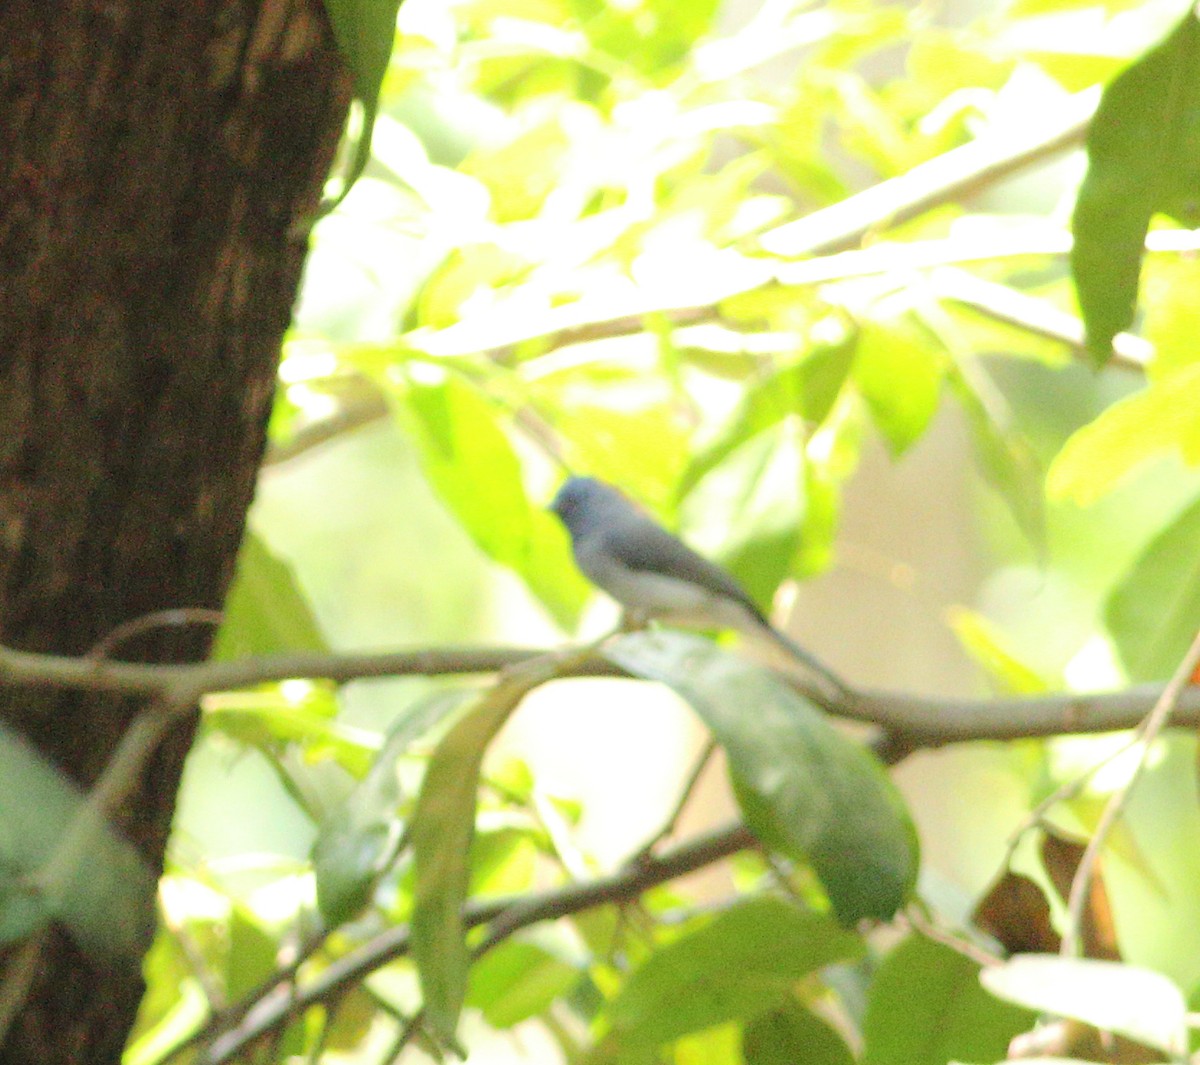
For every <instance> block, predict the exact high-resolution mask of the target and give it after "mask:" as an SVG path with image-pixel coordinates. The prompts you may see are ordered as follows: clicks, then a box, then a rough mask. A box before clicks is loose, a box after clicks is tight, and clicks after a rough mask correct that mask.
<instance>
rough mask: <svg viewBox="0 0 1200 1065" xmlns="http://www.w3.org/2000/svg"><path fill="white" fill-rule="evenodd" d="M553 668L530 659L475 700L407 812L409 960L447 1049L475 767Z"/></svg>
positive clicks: (460, 988) (458, 978)
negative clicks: (411, 881)
mask: <svg viewBox="0 0 1200 1065" xmlns="http://www.w3.org/2000/svg"><path fill="white" fill-rule="evenodd" d="M557 665H558V663H557V662H556V661H555V660H554V659H551V658H540V659H535V660H533V661H531V662H528V663H525V664H524V665H522V666H518V667H515V668H514V669H512V670H510V671H509V672H508V673H506V674H504V675H503V676H502V677H501V679H500V680H499V681H497V683H496V684H495V686H493V687H492V688H490V689H488V690H487V691H486V692H484V693H483V694H482V695H480V696H479V698H478V700H477V701H476V702H475V703H474V705H472V706H471V707H470V708H469V709H468V710H467V711H466V712H465V714H464V715H463V716H462V718H460V719H459V720H458V721H457V722H456V723H455V724H454V725H453V726H452V727H451V729H450V731H449V732H447V733H446V735H445V736H444V737H443V738H442V740H441V742H440V743H439V744H438V746H437V749H436V750H435V751H434V753H433V755H432V757H431V758H430V760H429V767H428V769H426V771H425V779H424V781H423V782H422V784H421V792H420V795H419V796H418V798H417V804H416V808H415V809H414V811H413V815H412V824H411V827H410V833H411V838H412V848H413V860H414V863H415V867H416V882H415V886H414V889H413V915H412V952H413V959H414V961H415V962H416V963H417V970H418V972H419V973H420V977H421V992H422V995H423V997H424V1000H425V1010H426V1014H427V1016H428V1018H429V1025H430V1027H431V1029H432V1030H433V1031H434V1032H435V1033H436V1034H437V1036H438V1037H439V1038H440V1039H441V1040H442V1041H443V1042H445V1043H446V1044H447V1045H448V1046H451V1047H453V1046H455V1045H456V1038H455V1030H456V1028H457V1026H458V1015H459V1012H460V1011H461V1009H462V1004H463V999H464V996H465V995H466V990H467V967H468V963H469V958H470V956H469V952H468V950H467V943H466V930H465V928H464V926H463V921H462V907H463V903H464V902H465V900H466V897H467V885H468V883H469V882H470V873H471V870H470V850H471V839H472V837H473V836H474V833H475V791H476V787H477V785H478V782H479V769H480V766H481V765H482V763H483V756H484V753H485V751H486V750H487V747H488V745H489V744H490V743H491V741H492V739H493V738H494V737H495V735H496V733H497V732H498V731H499V730H500V728H501V726H503V724H504V723H505V722H506V721H507V720H508V718H509V716H510V715H511V714H512V712H513V711H514V710H515V709H516V708H517V706H518V704H519V703H520V702H521V700H522V699H523V698H524V697H525V695H526V693H527V692H528V691H529V690H530V689H531V688H534V687H536V686H537V685H539V684H542V683H544V682H545V681H547V680H550V679H551V678H552V677H553V676H554V675H555V669H556V667H557Z"/></svg>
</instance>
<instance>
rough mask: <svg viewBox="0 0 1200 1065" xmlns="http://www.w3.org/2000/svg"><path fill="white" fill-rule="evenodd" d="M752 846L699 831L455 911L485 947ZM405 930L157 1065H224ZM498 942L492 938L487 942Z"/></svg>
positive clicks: (396, 946) (351, 977)
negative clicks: (547, 885) (603, 872)
mask: <svg viewBox="0 0 1200 1065" xmlns="http://www.w3.org/2000/svg"><path fill="white" fill-rule="evenodd" d="M756 845H757V841H756V840H755V838H754V836H753V835H752V834H751V832H750V830H749V829H748V828H746V826H745V825H743V824H740V823H737V824H732V825H728V826H726V827H724V828H720V829H716V830H714V831H711V832H707V833H705V834H704V835H701V836H698V837H696V838H695V839H692V840H689V841H688V842H686V843H683V844H681V845H680V846H678V847H676V848H674V849H672V850H670V851H668V852H666V853H665V854H663V855H661V856H660V857H657V858H651V859H650V860H649V861H644V862H636V863H632V864H631V865H629V866H627V867H626V868H624V869H622V870H620V871H619V872H617V873H614V874H612V875H611V876H606V877H598V878H596V879H595V880H591V881H588V882H586V883H581V884H568V885H565V886H563V887H560V888H554V889H551V890H548V891H543V892H537V893H533V894H530V895H524V896H521V897H519V898H516V899H507V900H505V899H496V900H487V901H482V902H470V903H468V904H467V905H466V907H464V910H463V924H464V927H466V928H475V927H478V926H479V925H483V924H491V923H493V922H495V923H494V924H492V928H491V929H490V930H489V933H488V938H487V940H485V942H490V941H493V939H494V937H495V936H496V935H498V934H499V933H500V932H501V931H502V932H503V935H502V936H501V938H504V937H507V936H509V935H512V934H513V933H514V932H517V931H519V930H520V929H522V928H526V927H528V926H529V925H532V924H536V923H538V922H539V921H549V920H556V919H557V918H560V917H566V916H568V915H570V914H573V913H579V912H580V911H582V910H588V909H592V908H593V907H596V906H602V905H605V904H608V903H620V902H629V901H631V900H634V899H636V898H638V897H639V896H640V895H641V894H642V893H643V892H645V891H647V890H649V889H650V888H652V887H656V886H657V885H659V884H665V883H667V882H668V881H671V880H676V879H678V878H679V877H681V876H684V875H686V874H688V873H692V872H695V871H696V870H698V869H703V868H705V867H706V866H709V865H712V864H713V863H715V862H718V861H720V860H722V859H724V858H728V857H729V856H730V855H731V854H736V853H737V852H738V851H742V850H746V849H747V848H749V847H754V846H756ZM410 935H411V933H410V929H409V927H408V926H407V925H400V926H397V927H395V928H389V929H388V930H387V931H385V932H383V933H381V934H380V935H378V936H376V937H375V938H374V939H372V940H370V941H369V942H367V943H365V944H363V946H361V947H359V948H358V949H357V950H355V951H353V952H351V953H350V954H348V955H346V956H345V957H344V958H339V959H338V960H337V961H335V962H332V963H331V964H330V965H328V966H327V967H326V968H325V969H324V970H323V971H322V972H321V973H320V974H319V975H318V976H316V977H314V978H313V980H312V981H311V982H310V983H308V984H307V985H305V986H304V987H299V988H295V989H294V990H290V992H289V993H286V994H280V993H279V992H280V990H281V989H280V988H279V987H278V985H277V984H276V983H274V981H273V980H272V981H269V982H268V983H267V984H265V985H263V986H262V987H260V988H258V989H257V990H256V991H254V992H252V993H251V994H250V995H249V996H247V999H246V1000H245V1001H244V1002H243V1003H242V1004H240V1005H238V1006H235V1007H234V1009H233V1010H232V1011H231V1012H232V1013H233V1014H234V1015H235V1016H239V1017H240V1019H239V1020H238V1022H237V1023H236V1024H235V1025H233V1026H230V1027H227V1026H226V1025H225V1023H223V1022H224V1018H215V1019H214V1020H213V1021H211V1022H210V1023H209V1024H208V1025H206V1026H205V1027H204V1028H203V1029H201V1030H200V1031H198V1032H196V1033H194V1034H193V1035H192V1036H191V1037H189V1038H188V1039H187V1040H185V1041H184V1042H182V1043H180V1044H178V1045H177V1046H175V1047H173V1048H172V1049H171V1051H170V1052H169V1053H168V1054H166V1055H164V1057H163V1058H162V1059H160V1065H162V1063H163V1062H166V1061H168V1060H170V1059H172V1058H174V1057H176V1056H177V1055H179V1054H180V1053H182V1052H183V1051H184V1050H186V1049H189V1048H192V1047H195V1046H196V1045H197V1044H205V1043H206V1044H207V1047H206V1049H205V1050H204V1051H203V1052H202V1053H201V1054H200V1056H199V1057H198V1059H197V1062H198V1065H224V1063H225V1062H228V1061H231V1060H232V1059H233V1058H234V1057H235V1056H236V1055H237V1054H239V1053H241V1051H242V1050H243V1049H244V1048H245V1047H246V1046H247V1045H249V1044H250V1043H252V1042H253V1041H255V1040H256V1039H259V1038H261V1037H262V1036H263V1035H265V1034H266V1033H267V1032H270V1031H274V1030H276V1029H278V1028H279V1027H280V1026H282V1025H284V1024H286V1023H287V1022H288V1021H289V1020H290V1019H291V1018H292V1017H295V1016H296V1015H297V1014H298V1013H300V1012H302V1011H303V1010H305V1009H307V1008H308V1007H309V1006H312V1005H314V1004H315V1003H318V1002H323V1001H325V1000H326V999H327V998H328V997H329V996H331V995H334V994H337V993H338V992H339V990H340V989H341V988H342V987H344V986H346V985H347V984H349V983H352V982H354V981H357V980H360V979H362V978H363V977H364V976H366V975H367V974H368V973H371V972H373V971H374V970H375V969H377V968H379V967H380V966H382V965H385V964H387V963H388V962H389V961H392V960H393V959H395V958H398V957H402V956H404V955H406V954H407V953H408V952H409V949H410V946H411V938H410ZM494 941H495V942H499V939H495V940H494Z"/></svg>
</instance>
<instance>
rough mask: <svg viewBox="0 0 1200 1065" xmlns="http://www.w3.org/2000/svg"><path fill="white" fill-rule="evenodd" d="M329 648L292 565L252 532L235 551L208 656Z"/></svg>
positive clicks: (322, 649)
mask: <svg viewBox="0 0 1200 1065" xmlns="http://www.w3.org/2000/svg"><path fill="white" fill-rule="evenodd" d="M328 649H329V646H328V644H327V643H326V641H325V637H324V635H323V634H322V633H321V629H320V626H319V625H318V624H317V619H316V617H315V615H314V614H313V611H312V607H311V606H310V605H309V601H308V598H307V596H305V594H304V592H303V591H302V590H301V588H300V585H299V583H298V582H297V580H296V574H295V572H294V571H293V569H292V567H291V566H290V565H289V564H288V563H287V562H285V561H284V560H283V559H281V558H280V557H279V556H278V555H275V554H274V553H273V552H272V551H271V549H270V548H269V547H267V545H266V543H265V542H264V541H263V540H262V539H261V538H260V537H258V536H256V535H255V534H254V533H253V532H252V531H249V530H248V531H247V532H246V536H245V538H244V539H243V540H242V547H241V550H240V551H239V552H238V562H237V572H236V574H235V575H234V578H233V585H232V587H231V588H230V590H229V595H228V596H227V597H226V600H225V609H224V610H223V611H222V619H221V627H220V629H219V630H218V632H217V641H216V645H215V647H214V648H213V657H214V658H221V659H228V658H245V657H248V656H250V655H264V654H274V653H278V652H283V651H327V650H328Z"/></svg>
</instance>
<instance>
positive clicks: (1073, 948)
mask: <svg viewBox="0 0 1200 1065" xmlns="http://www.w3.org/2000/svg"><path fill="white" fill-rule="evenodd" d="M1197 664H1200V632H1197V633H1196V636H1195V638H1194V639H1193V640H1192V645H1191V646H1190V647H1189V648H1188V651H1187V654H1185V655H1184V656H1183V660H1182V661H1181V662H1180V663H1179V665H1178V666H1177V667H1176V669H1175V672H1174V673H1173V674H1172V675H1171V679H1170V680H1169V681H1168V682H1167V686H1166V687H1165V688H1164V689H1163V691H1162V694H1161V695H1160V696H1159V697H1158V701H1157V702H1156V703H1155V704H1154V708H1153V709H1152V710H1151V711H1150V713H1149V714H1148V715H1147V717H1146V722H1145V725H1144V727H1143V728H1142V729H1141V730H1140V731H1141V743H1142V752H1141V756H1140V757H1139V758H1138V762H1137V765H1136V766H1135V767H1134V770H1133V773H1132V774H1131V775H1130V777H1129V781H1128V782H1127V783H1126V784H1125V786H1124V787H1122V788H1121V789H1119V790H1118V791H1116V792H1115V793H1114V794H1113V795H1112V797H1111V798H1110V799H1109V800H1108V803H1107V804H1106V805H1105V807H1104V812H1103V813H1101V815H1100V820H1099V822H1097V824H1096V831H1095V832H1093V833H1092V838H1091V839H1089V840H1088V843H1087V847H1086V848H1085V849H1084V852H1083V857H1082V858H1080V860H1079V868H1078V869H1077V870H1076V871H1075V879H1074V880H1072V881H1071V894H1070V897H1069V898H1068V899H1067V922H1066V927H1065V928H1064V929H1063V937H1062V947H1061V948H1060V951H1059V952H1060V953H1061V954H1062V955H1063V956H1064V957H1074V956H1076V955H1077V954H1078V953H1079V949H1080V944H1081V942H1082V937H1083V920H1084V913H1085V911H1086V909H1087V905H1088V900H1089V898H1090V896H1091V890H1092V880H1093V879H1094V878H1095V873H1096V865H1097V863H1098V862H1099V860H1100V851H1101V850H1102V849H1103V847H1104V844H1105V843H1106V842H1107V840H1108V836H1109V833H1110V832H1112V829H1113V826H1114V825H1115V824H1116V822H1117V818H1118V817H1120V816H1121V812H1122V811H1123V810H1124V809H1125V805H1126V803H1128V801H1129V796H1130V795H1131V794H1132V793H1133V789H1134V788H1135V787H1136V786H1137V782H1138V780H1139V779H1140V778H1141V775H1142V773H1143V772H1144V770H1145V768H1146V762H1147V760H1148V759H1149V757H1150V749H1151V747H1153V745H1154V741H1155V740H1156V739H1158V737H1159V735H1160V734H1161V733H1162V730H1163V729H1164V728H1166V726H1167V724H1168V722H1169V721H1170V720H1171V715H1172V714H1173V713H1174V712H1175V708H1176V707H1177V705H1178V704H1179V699H1180V696H1181V695H1182V694H1183V691H1184V689H1185V688H1186V687H1188V686H1189V685H1190V683H1191V679H1192V674H1193V673H1195V672H1196V666H1197Z"/></svg>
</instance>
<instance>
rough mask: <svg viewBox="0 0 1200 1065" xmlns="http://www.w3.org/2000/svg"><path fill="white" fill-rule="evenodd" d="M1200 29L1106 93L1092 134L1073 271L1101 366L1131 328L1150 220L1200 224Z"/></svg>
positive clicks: (1173, 40)
mask: <svg viewBox="0 0 1200 1065" xmlns="http://www.w3.org/2000/svg"><path fill="white" fill-rule="evenodd" d="M1197 188H1200V20H1197V18H1196V15H1195V13H1194V12H1193V11H1192V10H1191V9H1190V8H1189V9H1188V11H1187V14H1185V15H1184V17H1183V20H1182V21H1181V22H1180V23H1179V25H1178V26H1177V27H1176V29H1175V30H1174V31H1173V32H1172V33H1171V34H1170V35H1169V36H1168V37H1167V38H1166V39H1165V40H1164V41H1163V42H1162V43H1161V44H1159V45H1158V46H1157V47H1155V48H1152V49H1151V50H1150V51H1149V52H1147V53H1146V55H1144V56H1143V57H1142V58H1141V59H1139V60H1138V61H1137V62H1136V63H1134V64H1133V65H1132V66H1130V67H1129V68H1128V69H1126V70H1125V71H1124V72H1123V73H1122V74H1121V75H1120V76H1118V77H1117V79H1116V80H1115V81H1113V83H1112V84H1111V85H1110V86H1109V87H1108V89H1107V91H1106V92H1105V93H1104V96H1103V98H1102V99H1101V101H1100V106H1099V108H1098V110H1097V111H1096V117H1095V118H1094V119H1093V120H1092V124H1091V129H1090V132H1089V134H1088V172H1087V176H1086V177H1085V178H1084V181H1083V185H1082V186H1081V188H1080V190H1079V198H1078V200H1077V202H1076V205H1075V217H1074V230H1075V245H1074V250H1073V251H1072V254H1071V268H1072V270H1073V272H1074V275H1075V285H1076V289H1077V291H1078V293H1079V304H1080V307H1081V308H1082V310H1083V317H1084V321H1085V322H1086V323H1087V339H1088V347H1089V348H1090V350H1091V353H1092V357H1093V358H1094V359H1095V360H1096V361H1097V362H1098V363H1104V362H1105V361H1107V359H1108V358H1109V356H1110V355H1111V353H1112V338H1113V337H1114V336H1115V335H1116V334H1117V333H1119V332H1121V331H1122V330H1123V329H1127V328H1128V327H1129V325H1130V324H1131V323H1132V322H1133V315H1134V308H1135V306H1136V303H1137V292H1138V275H1139V272H1140V269H1141V262H1142V254H1143V245H1144V242H1145V238H1146V230H1147V228H1148V227H1149V225H1150V219H1151V216H1152V215H1154V214H1155V213H1157V212H1162V213H1164V214H1169V215H1173V216H1174V217H1176V218H1178V219H1179V220H1180V221H1182V222H1183V223H1184V224H1185V225H1195V224H1196V222H1197V220H1198V219H1200V202H1198V201H1197V197H1196V190H1197Z"/></svg>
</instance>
